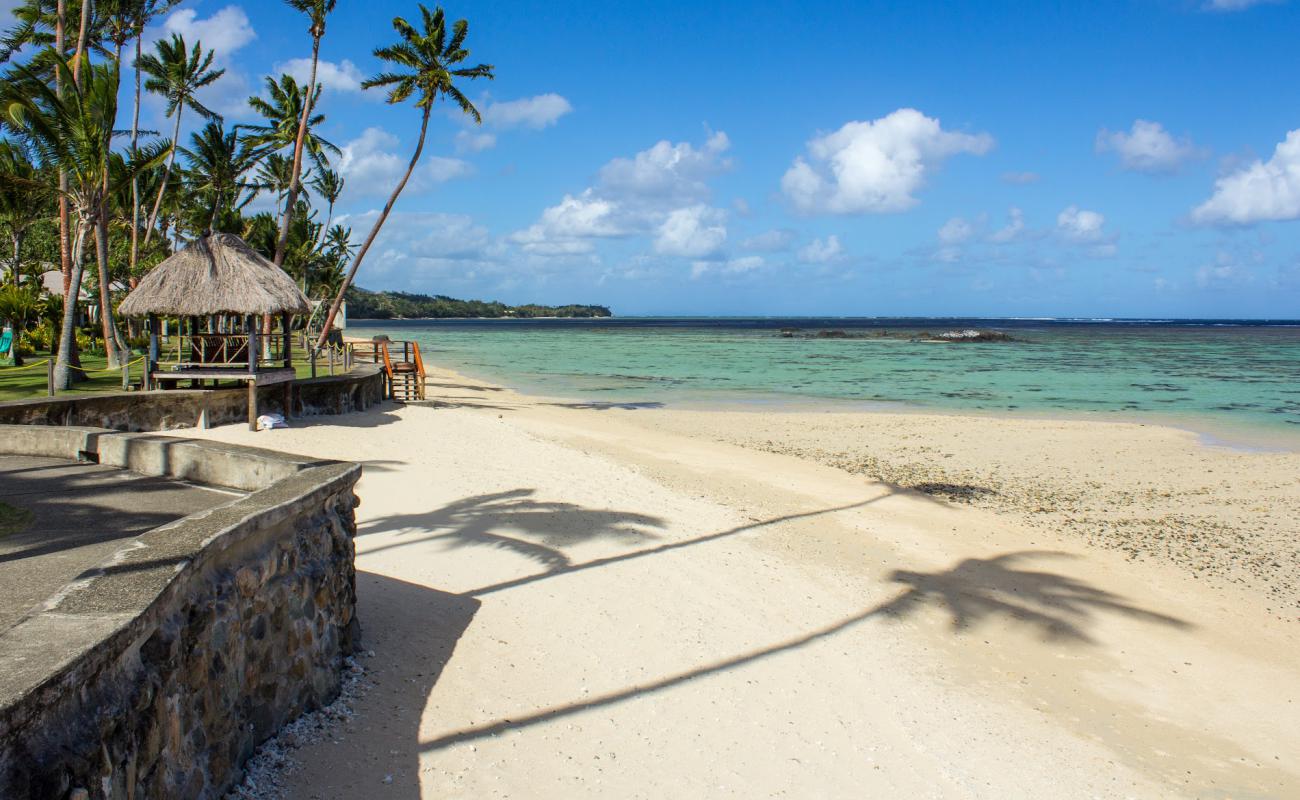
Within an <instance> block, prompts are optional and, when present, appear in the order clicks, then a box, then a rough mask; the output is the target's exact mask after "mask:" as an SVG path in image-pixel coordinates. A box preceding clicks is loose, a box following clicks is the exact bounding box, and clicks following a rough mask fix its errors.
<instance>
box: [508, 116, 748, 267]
mask: <svg viewBox="0 0 1300 800" xmlns="http://www.w3.org/2000/svg"><path fill="white" fill-rule="evenodd" d="M729 146H730V142H729V141H728V139H727V135H726V134H725V133H721V132H719V133H715V134H712V135H710V137H709V138H708V140H707V141H706V142H705V143H704V145H703V146H701V147H696V146H694V145H691V144H690V143H688V142H679V143H677V144H672V143H669V142H667V141H661V142H658V143H657V144H655V145H654V146H653V147H650V148H649V149H646V150H642V151H641V152H639V153H637V154H636V155H634V156H633V157H631V158H615V159H613V160H611V161H610V162H609V163H607V164H605V166H604V167H602V168H601V169H600V171H599V173H598V175H597V180H596V185H594V186H590V187H588V188H586V189H585V190H583V191H582V192H581V193H580V194H578V195H576V196H575V195H565V196H564V199H563V200H562V201H561V202H560V203H559V204H558V205H555V206H552V207H550V208H547V209H546V210H545V211H543V212H542V215H541V218H540V219H539V220H538V221H537V222H535V223H534V224H532V225H531V226H529V227H528V228H525V229H524V230H521V231H517V232H515V233H514V234H512V235H511V236H510V237H509V240H510V241H512V242H514V243H515V244H518V245H520V246H521V247H522V248H523V249H524V250H525V251H527V252H530V253H533V254H535V255H548V254H549V255H569V254H573V253H576V252H590V251H591V250H592V249H593V245H592V244H591V242H588V241H584V240H587V239H593V238H605V237H613V236H632V235H644V236H649V237H652V239H653V242H654V248H655V250H656V252H658V253H660V254H661V255H674V256H683V257H687V258H697V257H702V256H706V255H708V256H713V255H716V251H717V250H718V249H719V248H720V247H721V246H722V244H723V243H724V242H725V240H726V235H727V232H726V226H725V220H726V212H724V211H722V210H721V209H717V208H713V207H710V206H709V205H707V203H706V202H705V201H707V200H708V197H709V194H710V192H709V187H708V184H707V182H706V180H707V179H708V178H709V177H711V176H713V175H716V174H717V173H719V172H721V171H723V170H725V169H727V168H728V166H729V162H728V161H727V159H726V158H725V157H724V155H723V154H724V153H725V151H726V150H727V148H728V147H729Z"/></svg>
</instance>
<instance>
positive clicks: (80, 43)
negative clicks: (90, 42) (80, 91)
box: [60, 0, 91, 87]
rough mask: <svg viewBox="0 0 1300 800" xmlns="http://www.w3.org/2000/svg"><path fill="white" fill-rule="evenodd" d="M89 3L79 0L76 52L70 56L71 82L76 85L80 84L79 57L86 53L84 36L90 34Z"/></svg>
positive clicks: (88, 1) (89, 1)
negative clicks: (79, 21)
mask: <svg viewBox="0 0 1300 800" xmlns="http://www.w3.org/2000/svg"><path fill="white" fill-rule="evenodd" d="M90 3H91V0H81V24H80V26H78V28H77V52H76V53H75V54H74V55H73V56H72V82H73V83H75V84H77V86H78V87H80V86H81V57H82V56H83V55H85V53H86V37H87V36H88V35H89V34H90ZM61 55H62V54H61V53H60V56H61Z"/></svg>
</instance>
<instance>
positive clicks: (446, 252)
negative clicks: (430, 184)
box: [338, 209, 514, 291]
mask: <svg viewBox="0 0 1300 800" xmlns="http://www.w3.org/2000/svg"><path fill="white" fill-rule="evenodd" d="M378 216H379V211H378V209H374V210H370V211H366V212H364V213H361V214H352V215H344V216H342V217H340V218H339V220H338V221H339V222H340V223H341V224H344V225H348V226H351V227H352V229H353V230H354V231H367V230H369V229H370V227H371V226H372V225H374V223H375V219H376V218H377V217H378ZM502 256H503V250H502V248H501V246H500V245H499V244H498V243H497V242H496V241H495V240H494V239H493V237H492V235H491V233H490V232H489V231H488V229H487V228H486V227H484V226H483V225H480V224H479V223H477V222H475V221H474V219H473V218H472V217H470V216H468V215H464V214H443V213H438V212H430V211H394V212H393V213H392V214H391V215H390V216H389V217H388V220H387V221H386V222H385V223H384V227H383V228H382V229H381V230H380V232H379V236H378V238H377V239H376V240H375V245H374V250H373V251H372V253H371V256H370V258H367V259H366V263H365V266H364V267H363V268H362V275H361V278H360V280H361V285H362V286H365V287H366V288H368V289H397V290H407V291H428V288H429V286H430V285H431V284H436V285H440V286H447V285H448V284H453V283H461V284H469V283H471V282H474V281H478V282H479V283H477V284H475V285H481V282H482V280H483V279H485V278H490V277H493V276H497V277H505V276H508V275H511V274H512V272H513V269H514V265H513V264H511V263H508V262H507V261H506V260H505V259H504V258H502Z"/></svg>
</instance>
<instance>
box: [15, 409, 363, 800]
mask: <svg viewBox="0 0 1300 800" xmlns="http://www.w3.org/2000/svg"><path fill="white" fill-rule="evenodd" d="M42 432H43V433H45V434H48V435H47V436H44V437H42V436H41V435H40V433H42ZM11 445H12V447H13V451H16V452H21V453H24V454H28V455H49V456H63V457H68V456H72V457H75V456H76V455H77V454H78V453H82V454H86V455H93V456H95V457H98V459H99V461H100V462H101V463H105V464H122V465H130V466H132V467H134V468H135V469H137V470H140V471H144V472H146V473H147V474H157V475H170V476H173V477H188V478H190V479H195V478H198V477H203V478H205V479H206V481H207V482H209V483H213V484H217V485H222V486H228V487H235V488H253V486H256V485H263V486H265V488H262V489H260V490H259V491H256V492H254V493H252V494H249V495H247V496H244V497H240V498H238V499H235V500H234V501H233V502H231V503H230V504H227V505H223V506H219V507H217V508H213V509H210V510H208V511H205V512H200V513H198V514H195V515H192V516H190V517H186V518H184V519H181V520H178V521H177V522H174V523H172V524H170V525H165V526H163V527H160V528H155V529H154V530H151V531H148V532H146V533H144V534H141V535H139V536H137V537H135V538H134V539H133V540H130V541H124V542H123V545H124V546H123V547H122V548H121V549H120V550H119V551H118V552H117V553H116V554H115V555H114V557H113V558H112V559H110V560H109V561H108V562H106V563H104V564H102V565H101V567H100V568H98V569H96V570H92V571H90V572H88V573H86V574H84V575H83V576H82V577H81V578H80V579H79V580H78V581H77V582H75V583H74V584H72V585H71V586H70V587H69V588H68V589H66V590H65V591H64V592H62V593H60V595H58V596H57V597H55V598H53V599H52V600H51V601H50V602H49V603H47V605H46V607H45V608H44V609H42V610H39V611H38V612H37V613H34V614H32V615H30V616H29V617H27V618H25V619H24V620H23V621H21V622H20V623H18V624H17V625H16V626H14V627H13V628H11V629H10V630H8V631H6V632H4V633H3V634H0V797H3V798H10V797H13V798H58V799H61V798H66V797H70V796H74V794H75V795H80V792H79V791H78V790H85V791H86V792H87V794H88V796H89V797H91V798H110V797H111V798H135V800H147V799H148V798H208V797H220V796H221V795H222V794H223V793H224V792H225V791H226V790H227V789H228V788H229V787H230V786H231V785H232V784H233V783H234V782H235V781H237V780H238V779H239V778H240V777H241V767H242V764H243V763H244V761H245V760H246V759H247V758H248V757H249V756H250V755H251V754H252V752H253V750H254V749H255V748H256V747H257V745H258V744H260V743H261V742H262V741H264V740H265V739H266V738H268V737H269V736H271V735H272V734H274V733H275V731H276V730H278V729H279V728H280V727H281V726H282V725H283V724H285V723H286V722H289V721H291V720H292V719H294V718H295V717H297V716H298V715H299V714H301V713H302V712H304V711H306V710H310V709H312V708H316V707H318V706H320V705H323V704H325V703H328V702H329V701H330V700H332V699H333V698H334V697H335V696H336V695H337V693H338V690H339V686H340V681H341V676H342V669H343V659H344V657H345V656H346V655H347V654H348V653H350V652H351V651H352V649H353V647H354V645H355V644H356V643H357V638H358V635H359V629H358V624H357V620H356V616H355V606H356V578H355V571H354V567H353V553H354V550H353V536H354V535H355V533H356V528H355V522H354V516H353V508H354V506H355V504H356V498H355V495H354V494H353V487H354V485H355V484H356V481H357V479H358V478H359V477H360V473H361V468H360V467H359V466H357V465H355V464H346V463H340V462H322V461H311V460H307V459H299V458H294V457H286V456H283V455H281V454H278V453H273V452H270V451H265V450H258V449H255V448H244V447H235V446H231V445H215V444H212V443H207V442H196V441H187V440H169V439H167V438H166V437H157V436H144V435H138V434H129V433H115V432H112V431H106V430H102V429H90V428H62V429H60V428H26V429H15V428H12V427H8V426H0V452H2V451H5V450H9V448H10V446H11ZM204 464H207V465H209V466H204V467H201V468H200V466H198V465H204ZM201 470H207V471H206V472H202V471H201ZM266 481H273V482H271V483H270V485H266ZM259 482H260V484H259Z"/></svg>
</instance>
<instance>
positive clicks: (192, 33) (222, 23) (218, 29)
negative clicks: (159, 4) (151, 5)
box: [162, 6, 257, 63]
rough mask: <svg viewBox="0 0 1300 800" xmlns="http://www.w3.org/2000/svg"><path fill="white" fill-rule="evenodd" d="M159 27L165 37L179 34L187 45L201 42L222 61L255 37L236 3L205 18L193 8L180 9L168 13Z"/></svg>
mask: <svg viewBox="0 0 1300 800" xmlns="http://www.w3.org/2000/svg"><path fill="white" fill-rule="evenodd" d="M162 27H163V34H164V35H165V36H171V35H172V34H175V33H179V34H180V35H181V36H184V37H185V43H186V44H187V45H189V46H190V47H193V46H194V44H195V43H196V42H202V43H203V49H204V50H213V51H215V52H216V59H217V60H218V61H220V62H222V63H229V61H228V59H229V57H230V56H231V55H232V54H234V53H235V51H237V50H239V49H240V48H242V47H243V46H244V45H246V44H248V43H249V42H251V41H253V40H254V39H256V38H257V33H256V32H255V31H254V30H253V24H252V23H251V22H249V21H248V15H247V14H245V13H244V9H242V8H240V7H239V6H226V7H225V8H223V9H221V10H220V11H218V12H216V13H215V14H213V15H212V16H210V17H208V18H206V19H199V12H197V11H195V10H194V9H192V8H180V9H177V10H176V11H173V12H172V13H171V14H170V15H168V17H167V19H166V20H164V21H163V26H162Z"/></svg>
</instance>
